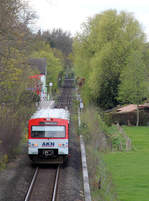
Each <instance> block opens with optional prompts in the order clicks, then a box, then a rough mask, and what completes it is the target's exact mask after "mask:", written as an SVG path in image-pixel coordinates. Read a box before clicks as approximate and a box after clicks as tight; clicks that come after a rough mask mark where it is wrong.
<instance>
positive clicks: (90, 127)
mask: <svg viewBox="0 0 149 201" xmlns="http://www.w3.org/2000/svg"><path fill="white" fill-rule="evenodd" d="M80 133H81V134H82V135H83V136H84V140H85V144H86V151H87V163H88V171H89V180H90V187H91V192H92V198H93V200H95V201H96V200H97V201H100V200H102V201H109V200H110V201H111V200H114V201H116V200H117V195H116V193H115V192H116V190H115V188H114V185H113V182H112V177H111V175H110V172H109V171H108V170H107V167H106V165H105V163H104V161H103V159H102V153H108V152H111V151H126V150H129V149H131V146H130V144H131V142H130V141H129V138H127V136H126V135H125V134H124V133H123V132H122V131H121V129H120V127H119V126H117V125H112V126H110V127H108V126H107V125H106V124H105V123H104V121H103V120H102V119H101V117H100V115H99V111H98V110H97V108H95V107H88V108H87V109H86V110H84V111H83V112H82V113H81V126H80Z"/></svg>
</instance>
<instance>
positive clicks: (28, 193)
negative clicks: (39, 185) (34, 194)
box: [24, 167, 39, 201]
mask: <svg viewBox="0 0 149 201" xmlns="http://www.w3.org/2000/svg"><path fill="white" fill-rule="evenodd" d="M38 170H39V168H38V167H37V168H36V171H35V173H34V176H33V179H32V182H31V184H30V187H29V189H28V192H27V195H26V197H25V200H24V201H28V200H29V196H30V194H31V191H32V188H33V185H34V183H35V179H36V176H37V173H38Z"/></svg>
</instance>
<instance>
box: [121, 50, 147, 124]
mask: <svg viewBox="0 0 149 201" xmlns="http://www.w3.org/2000/svg"><path fill="white" fill-rule="evenodd" d="M146 78H147V77H146V71H145V65H144V62H143V60H142V53H141V52H140V51H133V52H132V53H131V55H130V56H129V57H128V64H127V66H126V67H125V68H124V69H123V71H122V73H121V76H120V84H119V96H118V100H120V101H121V102H122V103H133V104H136V105H137V122H136V125H137V126H138V125H139V109H138V105H139V104H141V103H142V102H143V100H144V99H145V98H147V97H148V95H149V91H148V88H147V79H146Z"/></svg>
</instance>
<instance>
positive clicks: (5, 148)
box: [0, 104, 35, 161]
mask: <svg viewBox="0 0 149 201" xmlns="http://www.w3.org/2000/svg"><path fill="white" fill-rule="evenodd" d="M34 110H35V106H34V104H31V105H30V106H24V105H20V106H18V108H12V107H9V106H0V122H1V124H0V154H1V158H0V161H1V159H2V158H3V156H4V155H7V156H8V159H11V158H13V157H14V156H15V155H16V153H17V150H18V146H19V143H20V140H21V139H22V136H23V134H24V131H25V128H26V127H27V121H28V119H29V118H30V116H31V114H32V113H33V111H34Z"/></svg>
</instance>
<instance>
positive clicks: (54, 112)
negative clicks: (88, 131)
mask: <svg viewBox="0 0 149 201" xmlns="http://www.w3.org/2000/svg"><path fill="white" fill-rule="evenodd" d="M38 118H56V119H65V120H68V121H69V120H70V113H69V111H68V110H66V109H60V108H53V109H50V108H46V109H40V110H37V112H35V113H34V114H33V116H32V117H31V119H38Z"/></svg>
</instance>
